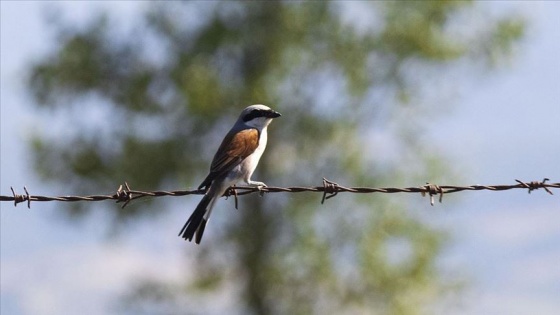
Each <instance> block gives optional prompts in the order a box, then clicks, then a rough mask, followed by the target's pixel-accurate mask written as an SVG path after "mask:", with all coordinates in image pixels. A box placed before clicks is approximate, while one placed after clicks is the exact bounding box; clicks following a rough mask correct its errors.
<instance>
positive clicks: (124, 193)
mask: <svg viewBox="0 0 560 315" xmlns="http://www.w3.org/2000/svg"><path fill="white" fill-rule="evenodd" d="M515 181H516V182H517V184H513V185H470V186H452V185H435V184H430V183H426V185H423V186H419V187H406V188H398V187H385V188H373V187H344V186H341V185H339V184H337V183H335V182H333V181H330V180H328V179H326V178H323V186H316V187H297V186H295V187H271V186H265V187H249V186H232V187H230V189H228V190H227V191H226V193H225V194H224V196H226V197H229V196H234V197H235V207H236V208H237V196H241V195H247V194H251V193H259V194H261V195H263V194H264V193H279V192H285V193H299V192H319V193H323V198H322V199H321V204H323V203H325V200H327V199H330V198H332V197H335V196H336V195H337V194H338V193H342V192H348V193H357V194H369V193H385V194H394V193H420V194H422V196H426V195H428V196H430V204H431V205H432V206H433V205H434V196H439V202H440V203H441V202H442V200H443V195H444V194H450V193H455V192H461V191H480V190H489V191H504V190H510V189H527V191H528V192H529V193H531V191H533V190H536V189H540V188H543V189H544V190H545V191H546V192H548V193H549V194H551V195H552V194H553V193H552V191H551V190H550V188H560V183H547V181H549V179H548V178H545V179H543V180H542V181H531V182H522V181H520V180H518V179H516V180H515ZM10 189H11V190H12V196H0V201H13V202H14V206H17V204H18V203H21V202H27V207H28V208H31V201H62V202H78V201H103V200H116V202H117V203H123V205H122V208H124V207H126V206H127V205H128V204H129V203H130V202H131V201H132V200H135V199H139V198H144V197H164V196H186V195H203V194H204V193H205V191H204V190H199V189H195V190H176V191H164V190H157V191H140V190H133V189H130V186H129V185H128V183H126V182H125V183H124V185H120V186H119V188H118V189H117V192H116V193H115V194H112V195H90V196H59V197H49V196H35V195H31V194H30V193H29V191H28V190H27V187H25V186H24V187H23V190H24V191H25V194H16V192H15V191H14V189H13V187H10Z"/></svg>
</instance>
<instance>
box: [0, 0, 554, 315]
mask: <svg viewBox="0 0 560 315" xmlns="http://www.w3.org/2000/svg"><path fill="white" fill-rule="evenodd" d="M143 3H144V2H143ZM58 5H59V6H60V7H61V8H62V9H63V10H64V12H66V13H67V14H68V16H71V17H72V19H75V20H77V21H79V20H81V19H85V18H87V17H88V16H89V15H90V14H91V11H92V9H95V8H99V7H109V6H110V7H111V10H112V11H119V15H121V17H122V19H123V20H124V21H126V20H127V19H128V20H130V19H132V18H133V17H134V15H135V14H136V13H137V12H139V10H141V7H142V6H143V5H144V4H138V3H134V2H116V3H111V4H108V3H102V2H97V3H88V2H77V3H73V2H62V3H59V4H58ZM44 7H45V5H44V4H42V3H37V2H15V1H14V2H1V53H0V56H1V64H0V66H1V95H0V97H1V121H0V123H1V125H0V128H1V134H0V136H1V143H0V150H1V152H0V153H1V156H0V171H1V173H0V193H1V194H2V195H7V194H10V186H13V187H14V188H15V189H16V190H17V191H19V192H22V187H23V186H24V185H26V186H27V187H29V188H30V190H31V192H33V193H34V194H46V195H49V194H50V195H52V194H61V193H62V194H63V193H64V192H65V191H66V190H65V187H49V186H47V185H45V184H42V183H40V182H39V181H38V180H37V179H36V178H35V175H34V174H33V170H32V169H29V168H28V167H29V165H30V164H29V159H28V157H27V153H26V147H25V142H26V139H27V137H28V136H29V132H30V130H41V128H46V126H48V122H46V121H43V120H42V119H41V117H40V116H39V115H37V114H36V112H34V110H33V107H32V106H31V104H30V99H29V98H27V97H26V96H25V93H24V88H23V83H22V79H23V70H24V69H25V67H26V65H28V62H29V61H30V60H33V59H34V58H36V57H38V56H41V54H44V53H45V52H47V51H48V50H49V48H50V47H49V45H52V38H50V37H49V36H51V35H52V34H51V33H49V32H48V28H47V27H46V26H45V23H44V19H43V18H42V17H43V14H42V8H44ZM493 9H495V10H505V9H508V10H517V11H519V12H521V13H522V14H523V15H524V16H526V17H527V19H528V22H529V27H528V34H527V37H526V38H525V40H524V41H523V43H522V45H521V46H520V48H519V49H518V50H517V51H516V54H515V56H514V59H513V60H512V62H511V63H510V64H509V65H505V66H502V67H500V68H499V70H498V71H494V72H491V73H490V74H489V75H487V76H484V77H483V78H481V79H480V80H478V81H477V82H465V84H464V85H463V84H462V82H460V81H458V82H457V89H456V90H457V93H456V95H455V96H454V99H453V102H454V106H453V108H454V109H453V110H449V112H448V113H445V114H442V115H436V116H435V117H434V119H433V120H432V121H431V122H430V124H429V130H428V134H429V136H430V139H431V142H430V145H433V146H434V147H436V148H437V149H439V150H440V151H442V152H445V154H446V155H448V156H449V157H450V159H452V160H453V161H454V162H456V166H457V168H458V170H459V171H461V172H462V173H463V176H464V180H465V181H466V182H465V183H453V184H509V183H514V179H516V178H517V179H521V180H526V181H531V180H540V179H542V178H544V177H550V179H551V180H552V181H554V182H559V181H560V58H559V56H560V37H559V36H558V30H559V29H560V18H559V16H560V4H558V3H555V2H515V3H508V4H500V3H495V4H494V5H493ZM70 12H71V14H69V13H70ZM554 192H555V195H554V196H549V195H548V194H546V193H545V192H544V191H534V192H532V193H531V194H527V193H526V192H525V191H509V192H499V193H498V192H494V193H493V192H478V193H474V192H473V193H470V192H466V193H462V194H460V195H454V196H446V197H444V202H443V204H436V205H435V206H434V207H430V206H429V203H428V202H427V201H426V200H420V199H419V200H420V201H421V202H423V203H425V204H426V205H425V211H429V212H430V213H431V214H432V216H433V220H434V224H438V225H441V226H443V227H444V228H446V229H448V230H451V231H453V232H454V243H453V245H452V246H451V247H450V248H449V250H447V251H446V253H445V255H444V256H443V257H442V260H441V267H442V269H453V268H454V267H460V268H461V270H464V276H465V278H468V279H469V280H470V287H469V289H468V290H467V292H466V294H465V297H464V298H463V299H462V303H461V305H459V306H458V307H457V308H456V314H465V315H466V314H469V315H470V314H556V313H557V310H558V309H560V298H558V297H559V296H560V267H559V266H560V191H558V190H556V191H554ZM446 201H449V202H446ZM189 202H190V201H189ZM172 203H174V205H176V206H175V207H173V208H174V209H176V210H175V211H173V212H170V215H169V216H168V217H158V218H155V219H153V220H152V221H151V222H141V223H140V224H138V225H137V226H134V227H131V231H130V232H126V233H124V234H123V235H121V236H119V237H117V238H107V237H106V232H107V230H106V229H105V228H99V225H100V222H103V221H104V218H103V217H102V215H101V214H99V215H93V216H92V217H91V218H90V219H89V220H87V221H84V222H82V223H73V224H74V225H70V224H68V222H69V221H67V220H66V219H65V218H64V217H62V216H60V215H58V214H57V205H56V204H55V203H44V204H39V203H36V204H34V205H32V209H31V210H28V209H27V208H26V207H25V205H23V204H20V205H18V207H17V208H14V207H13V204H10V203H2V204H0V206H1V213H0V215H1V231H0V232H1V239H0V242H1V266H0V268H1V278H0V284H1V309H0V311H1V313H2V314H16V315H17V314H62V313H65V314H73V313H80V314H100V313H106V311H107V308H106V302H107V301H111V298H112V296H113V295H114V294H118V293H119V292H121V291H122V290H123V289H124V288H125V287H126V285H128V284H129V283H130V281H132V280H134V279H136V278H137V277H139V276H144V275H156V274H157V275H158V277H160V278H163V279H174V278H181V277H183V278H184V277H185V273H184V272H183V271H184V268H185V266H188V264H189V258H188V257H189V255H188V252H189V251H191V250H192V249H190V248H188V249H185V248H184V243H183V242H180V241H179V240H178V239H177V237H176V235H175V234H174V233H156V232H154V231H156V230H157V231H175V230H176V229H177V224H178V222H183V221H184V219H185V216H186V215H187V213H185V211H186V210H185V208H186V206H185V205H184V203H185V200H180V201H172ZM187 212H188V211H187ZM154 226H157V229H156V228H154ZM133 234H135V235H146V237H143V238H141V239H137V238H133V237H132V235H133ZM231 299H232V297H231V296H230V295H228V294H227V292H225V293H224V295H223V299H222V301H221V303H219V304H223V305H227V304H228V303H233V302H232V300H231ZM218 306H219V305H218Z"/></svg>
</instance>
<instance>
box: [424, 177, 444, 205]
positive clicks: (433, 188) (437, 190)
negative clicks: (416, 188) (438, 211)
mask: <svg viewBox="0 0 560 315" xmlns="http://www.w3.org/2000/svg"><path fill="white" fill-rule="evenodd" d="M422 188H424V189H425V190H426V191H423V192H421V194H422V197H424V196H425V195H426V193H427V194H428V195H430V205H432V206H433V205H434V195H439V203H441V202H442V201H443V193H444V192H445V191H444V190H443V188H441V187H440V186H438V185H433V184H430V183H426V185H424V186H422Z"/></svg>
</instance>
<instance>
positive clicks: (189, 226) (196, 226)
mask: <svg viewBox="0 0 560 315" xmlns="http://www.w3.org/2000/svg"><path fill="white" fill-rule="evenodd" d="M211 201H212V197H211V196H209V194H206V195H204V197H202V200H201V201H200V203H199V204H198V206H196V209H194V212H193V213H192V214H191V216H190V217H189V219H188V220H187V223H185V225H184V226H183V228H182V229H181V232H179V236H181V237H182V238H184V239H185V240H188V241H189V242H190V241H192V239H193V237H194V236H195V234H196V237H195V239H194V242H195V243H197V244H200V241H201V240H202V234H204V228H205V227H206V222H207V221H208V220H207V219H208V217H206V218H204V216H205V214H206V211H210V210H211V209H209V207H208V205H210V202H211ZM210 206H212V205H210Z"/></svg>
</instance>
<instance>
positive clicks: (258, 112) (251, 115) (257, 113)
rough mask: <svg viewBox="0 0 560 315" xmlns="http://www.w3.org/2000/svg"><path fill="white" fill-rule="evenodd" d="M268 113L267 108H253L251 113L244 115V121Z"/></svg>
mask: <svg viewBox="0 0 560 315" xmlns="http://www.w3.org/2000/svg"><path fill="white" fill-rule="evenodd" d="M266 115H267V111H266V110H262V109H253V110H252V111H251V112H250V113H249V114H247V115H245V117H243V121H245V122H247V121H249V120H252V119H254V118H257V117H265V116H266Z"/></svg>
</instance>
